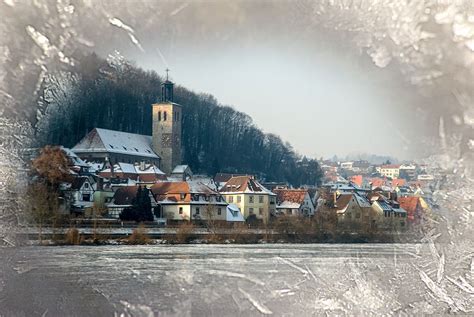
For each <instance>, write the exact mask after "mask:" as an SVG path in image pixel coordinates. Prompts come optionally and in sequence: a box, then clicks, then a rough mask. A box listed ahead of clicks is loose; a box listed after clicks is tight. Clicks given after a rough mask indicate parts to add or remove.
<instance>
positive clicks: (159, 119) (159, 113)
mask: <svg viewBox="0 0 474 317" xmlns="http://www.w3.org/2000/svg"><path fill="white" fill-rule="evenodd" d="M158 121H161V111H158Z"/></svg>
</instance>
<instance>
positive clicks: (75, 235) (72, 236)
mask: <svg viewBox="0 0 474 317" xmlns="http://www.w3.org/2000/svg"><path fill="white" fill-rule="evenodd" d="M81 241H82V237H81V235H80V234H79V230H77V229H76V228H70V229H68V230H67V232H66V240H65V243H66V244H71V245H78V244H80V243H81Z"/></svg>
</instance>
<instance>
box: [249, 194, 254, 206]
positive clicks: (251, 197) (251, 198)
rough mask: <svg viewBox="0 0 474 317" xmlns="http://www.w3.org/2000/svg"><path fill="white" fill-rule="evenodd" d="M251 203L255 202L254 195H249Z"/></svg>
mask: <svg viewBox="0 0 474 317" xmlns="http://www.w3.org/2000/svg"><path fill="white" fill-rule="evenodd" d="M249 203H251V204H253V195H250V196H249Z"/></svg>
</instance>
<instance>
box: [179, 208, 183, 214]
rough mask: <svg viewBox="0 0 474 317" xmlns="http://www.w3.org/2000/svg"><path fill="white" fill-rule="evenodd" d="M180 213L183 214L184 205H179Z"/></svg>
mask: <svg viewBox="0 0 474 317" xmlns="http://www.w3.org/2000/svg"><path fill="white" fill-rule="evenodd" d="M179 214H180V215H182V214H183V207H179Z"/></svg>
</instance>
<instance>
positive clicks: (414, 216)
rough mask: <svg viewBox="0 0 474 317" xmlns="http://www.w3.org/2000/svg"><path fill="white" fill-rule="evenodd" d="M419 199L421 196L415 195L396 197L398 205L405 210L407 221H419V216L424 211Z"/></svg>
mask: <svg viewBox="0 0 474 317" xmlns="http://www.w3.org/2000/svg"><path fill="white" fill-rule="evenodd" d="M421 199H422V198H421V197H417V196H408V197H399V198H398V203H399V204H400V207H401V208H403V209H405V210H406V211H407V214H408V220H409V221H412V222H419V220H420V219H421V216H422V214H423V212H424V208H423V206H422V203H421Z"/></svg>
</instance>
